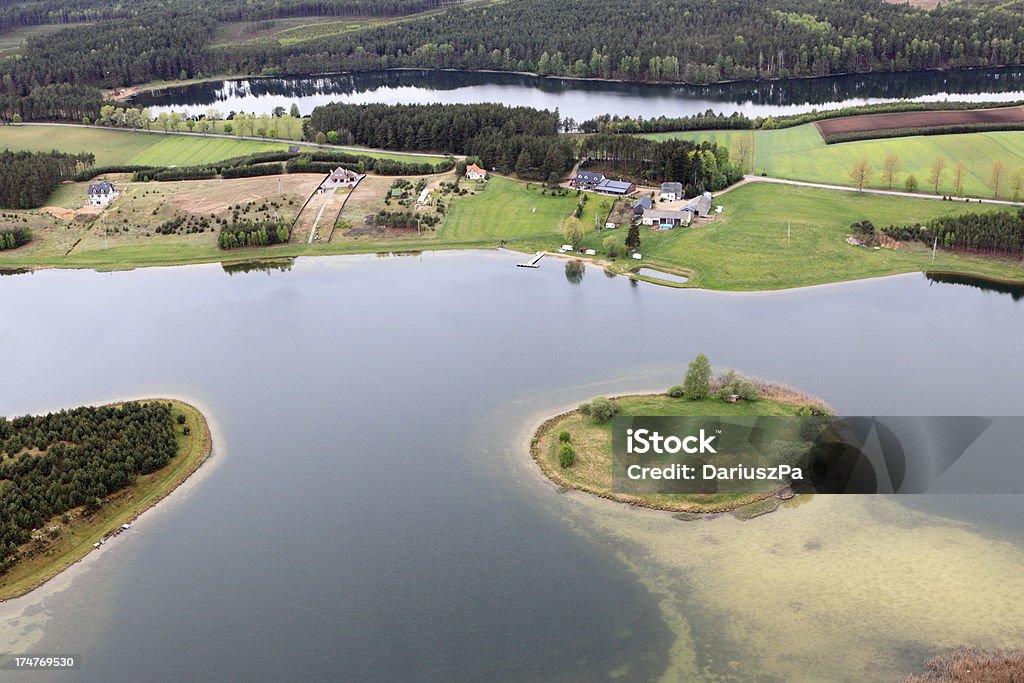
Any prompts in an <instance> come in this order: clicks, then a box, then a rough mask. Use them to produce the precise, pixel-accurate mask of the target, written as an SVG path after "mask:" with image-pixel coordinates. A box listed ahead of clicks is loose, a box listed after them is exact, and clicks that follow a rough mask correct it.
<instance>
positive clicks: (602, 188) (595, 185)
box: [570, 171, 636, 197]
mask: <svg viewBox="0 0 1024 683" xmlns="http://www.w3.org/2000/svg"><path fill="white" fill-rule="evenodd" d="M570 184H571V185H572V186H573V187H575V188H577V189H580V190H590V191H591V192H600V193H602V194H612V195H616V196H619V197H625V196H626V195H630V194H633V192H635V191H636V185H634V184H633V183H630V182H627V181H625V180H612V179H611V178H606V177H605V175H604V173H595V172H593V171H578V172H577V173H576V175H575V176H573V179H572V180H571V181H570Z"/></svg>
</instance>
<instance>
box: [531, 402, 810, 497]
mask: <svg viewBox="0 0 1024 683" xmlns="http://www.w3.org/2000/svg"><path fill="white" fill-rule="evenodd" d="M615 401H616V403H618V405H619V408H620V414H621V415H625V416H630V415H642V416H646V417H655V416H662V415H667V416H694V417H700V416H704V415H707V416H714V417H733V416H734V417H740V416H772V415H795V414H796V412H797V406H796V405H790V404H788V403H780V402H776V401H771V400H768V399H765V398H761V399H758V400H756V401H750V402H747V401H740V402H738V403H729V402H727V401H723V400H721V399H717V398H708V399H705V400H703V401H690V400H687V399H684V398H672V397H670V396H668V395H666V394H646V395H638V396H622V397H619V398H617V399H615ZM562 430H566V431H568V432H569V434H570V436H571V439H572V444H573V447H574V448H575V449H576V461H575V462H574V463H573V465H572V466H571V467H562V466H561V465H560V464H559V462H558V446H559V442H558V434H559V432H561V431H562ZM536 438H537V441H536V443H535V444H534V445H533V447H532V449H531V450H532V452H533V457H534V459H535V460H536V461H537V464H538V465H540V468H541V470H542V471H543V472H544V473H545V474H546V475H547V476H548V478H550V479H551V480H552V481H554V482H555V483H556V484H559V485H561V486H565V487H567V488H571V489H576V490H580V491H587V492H589V493H593V494H595V495H599V496H602V497H605V498H611V499H612V500H618V501H621V502H624V503H629V504H634V505H643V506H645V507H654V508H658V509H663V510H675V511H681V512H713V511H714V512H718V511H723V510H730V509H735V508H737V507H740V506H742V505H746V504H750V503H753V502H754V501H757V500H760V499H761V498H763V497H764V495H763V494H755V495H736V494H706V495H684V494H638V495H630V494H618V493H612V426H611V423H610V422H604V423H597V422H595V421H594V420H593V418H591V417H589V416H586V415H583V414H582V413H580V412H579V411H578V410H574V411H572V412H569V413H566V414H565V415H562V416H560V417H557V418H555V419H554V420H553V421H549V422H547V423H545V424H544V426H542V427H541V429H540V430H539V431H538V433H537V437H536Z"/></svg>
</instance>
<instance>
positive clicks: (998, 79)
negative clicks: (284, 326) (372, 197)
mask: <svg viewBox="0 0 1024 683" xmlns="http://www.w3.org/2000/svg"><path fill="white" fill-rule="evenodd" d="M901 99H908V100H919V101H941V100H953V101H975V102H978V101H981V102H991V101H1000V102H1009V101H1015V100H1022V99H1024V69H1022V68H1019V67H1018V68H1005V69H981V70H970V71H926V72H913V73H878V74H854V75H849V76H834V77H828V78H814V79H790V80H785V81H761V82H755V81H738V82H734V83H721V84H715V85H707V86H691V85H663V84H644V83H618V82H608V81H590V80H573V79H565V78H541V77H538V76H529V75H521V74H510V73H489V72H488V73H481V72H468V73H466V72H452V71H377V72H361V73H354V74H338V75H329V76H310V77H297V78H250V79H239V80H226V81H209V82H205V83H197V84H194V85H187V86H180V87H171V88H166V89H161V90H157V91H155V92H143V93H142V94H140V95H138V96H137V97H136V98H135V100H134V103H135V105H136V106H142V107H149V108H150V109H152V110H153V112H154V113H156V112H159V111H162V110H172V109H173V110H175V111H180V112H187V113H188V114H190V115H196V114H202V113H204V112H205V111H206V110H207V108H209V107H214V108H216V109H218V110H219V111H220V112H221V114H223V115H227V114H228V113H230V112H232V111H235V112H239V111H244V112H248V113H257V114H269V113H270V112H271V110H273V109H274V107H284V108H285V110H288V109H289V108H290V107H291V105H292V103H297V104H298V105H299V111H300V112H302V114H304V115H305V114H309V113H310V112H311V111H312V110H313V108H314V107H316V106H318V105H321V104H328V103H330V102H350V103H367V102H380V103H385V104H398V103H401V104H417V103H432V102H445V103H479V102H496V103H501V104H509V105H521V106H528V107H536V108H539V109H556V108H557V109H558V110H559V112H560V113H561V115H562V117H563V118H573V119H575V120H576V121H577V122H580V121H585V120H587V119H591V118H593V117H595V116H598V115H601V114H613V115H615V114H617V115H620V116H626V115H630V116H643V117H645V118H651V117H657V116H661V115H664V116H685V115H689V114H696V113H700V112H704V111H706V110H708V109H711V110H713V111H716V112H719V113H723V114H731V113H733V112H735V111H738V112H742V113H744V114H747V115H748V116H778V115H780V114H796V113H801V112H807V111H810V110H811V109H835V108H839V107H845V106H853V105H859V104H869V103H877V102H891V101H894V100H901Z"/></svg>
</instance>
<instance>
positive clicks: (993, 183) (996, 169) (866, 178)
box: [850, 154, 1024, 201]
mask: <svg viewBox="0 0 1024 683" xmlns="http://www.w3.org/2000/svg"><path fill="white" fill-rule="evenodd" d="M902 168H903V166H902V161H901V160H900V157H899V155H897V154H889V155H888V156H886V157H885V159H883V160H882V165H881V166H880V167H879V171H880V177H881V180H882V183H883V184H884V185H885V187H886V188H887V189H889V190H891V189H893V187H894V186H896V185H898V184H899V177H900V172H901V171H902ZM967 172H968V171H967V164H966V163H964V162H963V161H957V162H956V163H950V161H949V160H948V159H946V158H945V157H941V156H937V157H935V158H934V159H932V162H931V165H930V167H929V172H928V176H927V178H926V181H927V185H925V187H926V188H928V189H930V190H931V191H932V192H933V193H935V194H939V193H940V192H944V191H946V190H951V191H952V195H953V196H957V197H962V196H963V189H964V182H965V181H966V179H967ZM874 175H875V166H874V165H873V164H872V163H871V162H870V161H868V160H867V159H861V160H860V161H858V162H857V163H855V164H854V165H853V166H852V167H851V168H850V182H851V183H852V184H853V185H854V186H855V187H856V188H857V189H858V190H863V189H864V188H865V187H866V186H867V185H868V184H869V183H870V182H871V179H872V178H873V177H874ZM903 187H904V189H906V191H907V192H917V191H918V190H919V189H920V188H921V181H920V180H918V178H917V176H915V175H913V174H910V175H908V176H906V178H905V179H904V181H903ZM988 187H989V189H990V190H992V196H993V197H994V198H996V199H999V198H1000V196H1001V194H1000V193H1001V192H1004V191H1007V190H1009V191H1010V193H1011V196H1012V197H1013V201H1019V200H1020V199H1021V198H1022V197H1024V166H1018V167H1017V168H1015V169H1013V170H1010V169H1008V168H1007V167H1006V162H1004V161H1002V160H999V159H997V160H996V161H993V162H992V165H991V167H990V168H989V175H988Z"/></svg>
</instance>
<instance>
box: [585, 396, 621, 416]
mask: <svg viewBox="0 0 1024 683" xmlns="http://www.w3.org/2000/svg"><path fill="white" fill-rule="evenodd" d="M617 412H619V406H617V405H616V404H615V402H614V401H611V400H609V399H607V398H605V397H604V396H598V397H597V398H595V399H594V400H593V401H591V402H590V416H591V417H593V418H594V421H596V422H607V421H608V420H610V419H611V418H612V415H614V414H615V413H617Z"/></svg>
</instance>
